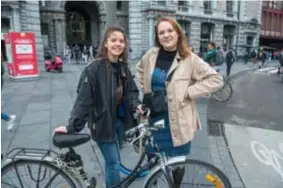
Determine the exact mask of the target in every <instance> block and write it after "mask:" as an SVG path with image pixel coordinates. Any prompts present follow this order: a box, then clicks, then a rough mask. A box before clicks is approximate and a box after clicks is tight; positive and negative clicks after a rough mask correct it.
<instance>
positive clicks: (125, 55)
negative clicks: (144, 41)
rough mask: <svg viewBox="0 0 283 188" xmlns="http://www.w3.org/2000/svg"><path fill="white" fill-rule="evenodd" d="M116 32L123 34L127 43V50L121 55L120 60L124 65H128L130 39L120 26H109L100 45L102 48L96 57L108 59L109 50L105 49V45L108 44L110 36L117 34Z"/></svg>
mask: <svg viewBox="0 0 283 188" xmlns="http://www.w3.org/2000/svg"><path fill="white" fill-rule="evenodd" d="M115 31H119V32H121V33H122V34H123V36H124V41H125V49H124V51H123V53H122V54H121V55H120V57H119V60H121V61H123V62H124V63H127V61H128V47H129V45H128V39H127V37H126V32H125V30H124V29H123V28H122V27H120V26H118V25H113V26H109V27H108V28H107V29H106V31H105V33H104V37H103V40H102V42H101V43H100V47H99V51H98V53H97V55H96V58H102V59H108V55H107V48H106V47H105V43H106V42H107V40H108V38H109V36H110V35H111V34H112V33H113V32H115Z"/></svg>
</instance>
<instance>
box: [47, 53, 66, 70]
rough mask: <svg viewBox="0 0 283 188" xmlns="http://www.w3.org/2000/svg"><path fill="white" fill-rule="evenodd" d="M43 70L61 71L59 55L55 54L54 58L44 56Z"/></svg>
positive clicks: (61, 65) (61, 62)
mask: <svg viewBox="0 0 283 188" xmlns="http://www.w3.org/2000/svg"><path fill="white" fill-rule="evenodd" d="M44 65H45V70H46V71H47V72H50V71H58V72H60V73H61V72H63V60H62V59H61V57H60V56H59V55H56V56H55V57H54V59H52V58H51V56H50V55H48V56H46V57H45V63H44Z"/></svg>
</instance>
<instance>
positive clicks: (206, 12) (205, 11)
mask: <svg viewBox="0 0 283 188" xmlns="http://www.w3.org/2000/svg"><path fill="white" fill-rule="evenodd" d="M203 10H204V14H212V9H211V8H209V9H203Z"/></svg>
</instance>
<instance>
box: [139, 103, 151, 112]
mask: <svg viewBox="0 0 283 188" xmlns="http://www.w3.org/2000/svg"><path fill="white" fill-rule="evenodd" d="M137 112H138V113H139V114H141V115H147V113H148V112H149V109H148V108H146V106H145V105H143V104H140V105H138V107H137Z"/></svg>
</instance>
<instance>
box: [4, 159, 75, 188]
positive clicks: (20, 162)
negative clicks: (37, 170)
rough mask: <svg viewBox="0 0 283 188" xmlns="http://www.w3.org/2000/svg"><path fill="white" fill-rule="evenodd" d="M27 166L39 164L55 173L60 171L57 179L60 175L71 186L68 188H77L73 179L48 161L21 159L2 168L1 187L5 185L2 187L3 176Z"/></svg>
mask: <svg viewBox="0 0 283 188" xmlns="http://www.w3.org/2000/svg"><path fill="white" fill-rule="evenodd" d="M27 164H39V165H41V166H43V167H46V168H50V169H52V170H54V171H55V172H57V171H59V173H58V174H57V177H58V175H59V176H61V177H62V178H63V179H64V180H66V182H67V183H68V185H69V186H68V188H76V185H75V183H74V181H73V180H72V178H71V177H70V176H69V175H68V174H67V173H66V172H64V171H62V170H61V169H60V168H58V167H57V166H55V165H53V164H51V163H49V162H48V161H39V160H29V159H19V160H16V161H13V162H11V163H8V164H7V165H5V166H3V167H2V168H1V176H2V177H1V187H3V185H2V180H3V175H5V174H6V173H8V172H9V171H10V170H11V169H12V170H13V169H15V166H18V165H27ZM64 187H65V186H64Z"/></svg>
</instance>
